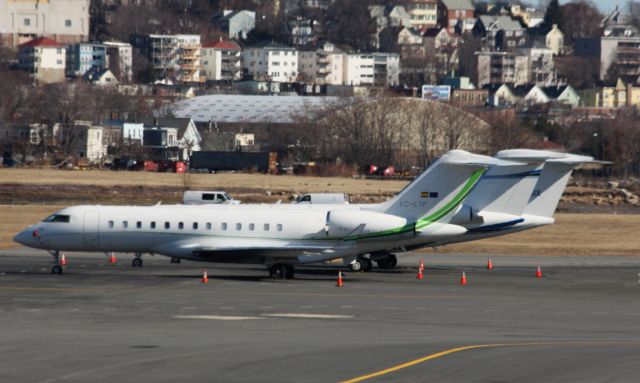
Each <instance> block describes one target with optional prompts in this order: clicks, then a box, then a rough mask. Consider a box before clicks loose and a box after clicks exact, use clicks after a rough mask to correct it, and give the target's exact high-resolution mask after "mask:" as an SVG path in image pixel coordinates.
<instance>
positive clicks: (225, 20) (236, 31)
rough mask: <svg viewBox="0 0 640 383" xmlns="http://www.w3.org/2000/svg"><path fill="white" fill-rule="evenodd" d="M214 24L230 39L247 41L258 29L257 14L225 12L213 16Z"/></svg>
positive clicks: (244, 11)
mask: <svg viewBox="0 0 640 383" xmlns="http://www.w3.org/2000/svg"><path fill="white" fill-rule="evenodd" d="M213 24H214V25H215V26H216V27H218V29H220V31H222V32H224V33H227V34H228V36H229V38H230V39H246V38H247V35H249V32H251V31H252V30H253V29H255V27H256V13H255V12H253V11H246V10H242V11H230V10H224V11H221V12H218V13H216V14H215V15H213Z"/></svg>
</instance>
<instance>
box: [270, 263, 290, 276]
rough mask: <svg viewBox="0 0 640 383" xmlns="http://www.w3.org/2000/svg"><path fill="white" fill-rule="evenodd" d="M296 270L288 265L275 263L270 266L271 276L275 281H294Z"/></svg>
mask: <svg viewBox="0 0 640 383" xmlns="http://www.w3.org/2000/svg"><path fill="white" fill-rule="evenodd" d="M294 272H295V269H294V267H293V265H289V264H286V263H274V264H273V265H271V266H269V276H270V277H271V278H273V279H293V276H294Z"/></svg>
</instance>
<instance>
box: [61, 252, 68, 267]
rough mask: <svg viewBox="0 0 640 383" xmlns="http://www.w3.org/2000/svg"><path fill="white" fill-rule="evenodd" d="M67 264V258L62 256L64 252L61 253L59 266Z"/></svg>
mask: <svg viewBox="0 0 640 383" xmlns="http://www.w3.org/2000/svg"><path fill="white" fill-rule="evenodd" d="M66 265H67V258H66V257H65V256H64V254H62V255H61V256H60V266H66Z"/></svg>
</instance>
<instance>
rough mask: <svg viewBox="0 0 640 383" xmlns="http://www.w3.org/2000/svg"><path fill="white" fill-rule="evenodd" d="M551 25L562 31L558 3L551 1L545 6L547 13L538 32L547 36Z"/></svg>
mask: <svg viewBox="0 0 640 383" xmlns="http://www.w3.org/2000/svg"><path fill="white" fill-rule="evenodd" d="M553 24H557V25H558V28H560V30H563V21H562V10H561V9H560V3H559V2H558V0H551V1H550V2H549V5H547V11H546V13H545V14H544V20H543V21H542V24H541V25H540V32H542V33H543V34H547V33H548V32H549V31H550V30H551V28H553Z"/></svg>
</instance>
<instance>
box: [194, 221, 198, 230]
mask: <svg viewBox="0 0 640 383" xmlns="http://www.w3.org/2000/svg"><path fill="white" fill-rule="evenodd" d="M193 230H198V222H194V223H193Z"/></svg>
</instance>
